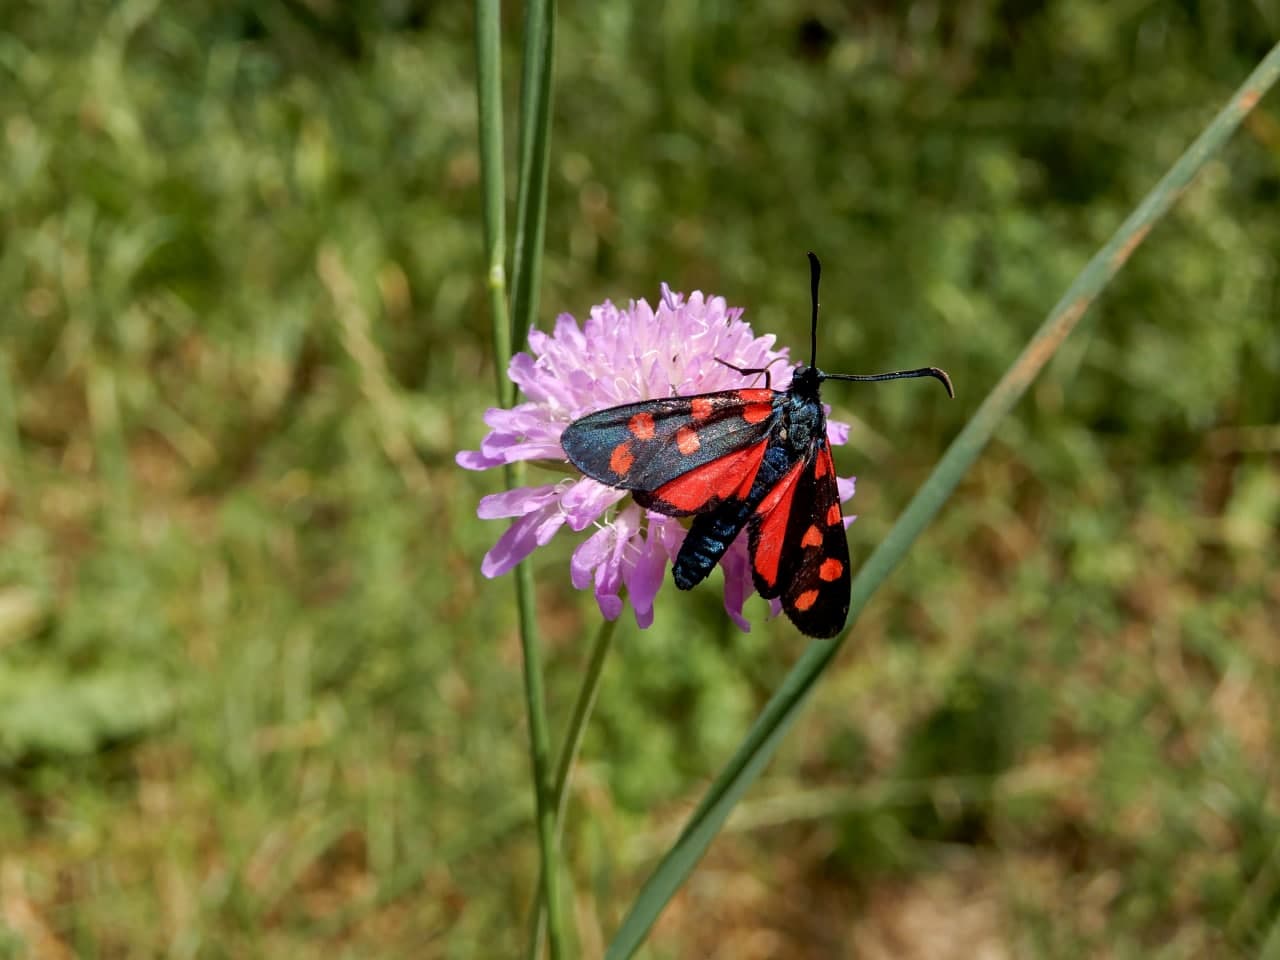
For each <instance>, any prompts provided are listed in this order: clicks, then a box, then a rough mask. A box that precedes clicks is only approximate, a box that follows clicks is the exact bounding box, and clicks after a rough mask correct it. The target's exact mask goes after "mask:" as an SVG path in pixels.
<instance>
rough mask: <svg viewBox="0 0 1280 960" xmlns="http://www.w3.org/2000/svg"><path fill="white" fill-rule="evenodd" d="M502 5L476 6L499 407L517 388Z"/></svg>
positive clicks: (484, 0) (494, 0)
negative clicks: (510, 367) (508, 259)
mask: <svg viewBox="0 0 1280 960" xmlns="http://www.w3.org/2000/svg"><path fill="white" fill-rule="evenodd" d="M501 29H502V4H501V2H500V0H477V3H476V64H477V71H476V73H477V83H476V87H477V91H476V92H477V102H478V104H479V109H480V185H481V192H482V193H483V199H484V253H485V289H486V290H487V291H488V294H489V319H490V321H491V322H492V324H493V358H494V364H493V372H494V374H495V375H496V377H497V381H498V382H497V387H498V403H499V404H500V405H501V406H504V407H509V406H511V404H512V403H513V402H514V401H515V384H514V383H512V382H511V380H510V379H509V378H508V377H507V364H508V363H509V362H510V360H511V320H510V318H509V317H508V315H507V273H506V267H505V265H504V259H505V254H506V246H507V223H506V205H505V199H506V197H505V193H506V178H505V176H504V174H503V166H502V46H501V42H500V40H501Z"/></svg>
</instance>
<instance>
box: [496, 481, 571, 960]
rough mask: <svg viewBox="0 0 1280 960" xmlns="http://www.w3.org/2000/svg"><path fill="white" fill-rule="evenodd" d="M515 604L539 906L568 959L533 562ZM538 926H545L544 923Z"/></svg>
mask: <svg viewBox="0 0 1280 960" xmlns="http://www.w3.org/2000/svg"><path fill="white" fill-rule="evenodd" d="M521 466H523V464H512V465H510V466H509V467H508V469H507V473H508V476H509V479H510V483H509V485H508V489H511V488H513V487H516V486H520V485H522V483H523V480H524V477H523V474H524V471H523V470H520V469H518V468H519V467H521ZM515 575H516V603H517V605H518V607H519V610H520V646H521V650H522V651H523V653H524V694H525V705H526V708H527V711H526V712H527V713H528V721H529V753H530V757H531V760H532V767H533V779H534V796H535V798H536V801H537V802H536V804H535V811H534V816H535V818H536V820H537V827H538V854H539V861H540V871H541V875H542V883H541V895H540V896H539V897H538V901H537V902H536V903H535V905H534V910H535V912H536V914H537V915H539V916H541V915H543V914H545V915H546V929H547V945H548V947H549V948H550V953H551V958H552V960H559V958H560V957H561V956H563V949H564V929H563V926H562V923H561V917H560V840H559V834H558V831H557V828H556V802H555V800H554V798H553V793H554V785H553V784H552V782H551V737H550V733H549V732H548V725H547V713H546V706H545V704H546V694H545V692H544V691H543V686H542V657H541V653H540V651H539V647H538V631H537V619H536V613H535V611H534V595H533V572H532V570H531V568H530V567H529V564H528V563H521V564H519V565H518V566H517V567H516V569H515ZM539 926H541V925H540V924H539Z"/></svg>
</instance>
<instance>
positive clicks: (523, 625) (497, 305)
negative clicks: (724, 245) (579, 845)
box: [476, 0, 564, 960]
mask: <svg viewBox="0 0 1280 960" xmlns="http://www.w3.org/2000/svg"><path fill="white" fill-rule="evenodd" d="M501 12H502V11H501V4H500V2H499V0H477V2H476V72H477V100H478V110H479V135H480V163H481V190H482V193H483V197H484V201H483V202H484V239H485V257H486V268H487V269H486V277H485V280H486V288H487V290H488V295H489V309H490V314H491V321H492V324H493V352H494V369H495V374H496V379H497V394H498V403H499V404H500V405H501V406H504V407H509V406H510V405H511V404H512V403H513V402H514V400H515V387H514V384H512V383H510V382H509V380H508V379H507V376H506V370H507V365H508V364H509V363H510V362H511V344H512V339H511V322H510V319H509V317H508V312H507V302H506V285H505V284H506V277H505V272H504V269H503V251H504V250H505V247H506V235H505V233H506V227H505V220H504V215H503V203H504V200H505V195H506V184H505V178H504V176H503V168H502V98H501V92H502V58H501V53H502V51H501V44H500V30H501ZM548 56H549V51H548ZM527 57H528V54H527V53H526V58H527ZM548 76H549V75H548ZM528 125H529V121H528V119H527V118H522V128H523V127H527V126H528ZM544 139H545V138H544ZM543 213H544V215H545V203H544V205H543ZM541 236H542V234H541V231H540V230H539V232H538V233H537V243H536V244H535V245H534V248H533V249H534V250H535V251H536V250H537V249H539V248H540V246H541ZM522 249H524V250H525V251H526V252H527V251H528V249H529V248H528V245H527V243H525V244H522ZM521 257H522V254H521V253H520V252H519V251H518V252H517V255H516V263H517V265H518V264H520V263H521ZM535 279H536V274H535ZM505 475H506V484H507V489H512V488H514V487H517V486H520V485H522V484H523V482H524V469H523V465H522V464H513V465H508V467H507V469H506V471H505ZM515 581H516V607H517V613H518V617H519V622H520V646H521V651H522V653H523V659H524V688H525V710H526V714H527V717H528V724H529V758H530V766H531V767H532V771H533V783H534V798H535V801H536V802H535V810H536V813H535V816H536V819H537V831H538V854H539V860H540V869H541V872H542V875H543V876H544V877H546V878H547V879H546V883H545V885H544V889H543V897H542V901H541V905H542V907H543V908H545V910H546V914H547V918H548V920H547V933H548V942H549V944H550V951H551V957H552V960H559V957H560V956H561V955H562V948H563V943H564V936H563V927H562V924H561V919H560V909H559V906H560V900H559V889H560V884H559V878H560V866H559V855H558V850H557V847H558V843H557V840H556V829H555V802H554V801H553V799H552V784H551V776H550V756H551V750H550V746H549V744H550V738H549V736H548V732H547V730H548V724H547V711H546V696H545V693H544V691H543V680H542V658H541V655H540V650H539V646H538V630H537V613H536V610H535V603H534V584H533V574H532V571H531V568H530V567H529V565H528V564H527V563H521V564H519V565H518V566H517V567H516V569H515Z"/></svg>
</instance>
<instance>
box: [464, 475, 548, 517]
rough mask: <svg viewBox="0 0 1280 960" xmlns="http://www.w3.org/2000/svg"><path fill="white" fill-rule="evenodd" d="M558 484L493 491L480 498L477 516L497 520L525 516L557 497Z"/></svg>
mask: <svg viewBox="0 0 1280 960" xmlns="http://www.w3.org/2000/svg"><path fill="white" fill-rule="evenodd" d="M558 489H559V488H558V487H557V485H556V484H554V483H551V484H546V485H545V486H541V487H516V489H514V490H504V491H503V492H502V493H491V494H489V495H488V496H487V497H481V498H480V505H479V506H478V507H477V508H476V516H478V517H479V518H480V519H481V520H497V519H499V518H501V517H523V516H524V515H525V514H526V513H530V512H532V511H534V510H537V509H538V508H539V507H545V506H546V505H547V504H548V503H550V502H551V501H552V500H554V499H556V495H557V492H558Z"/></svg>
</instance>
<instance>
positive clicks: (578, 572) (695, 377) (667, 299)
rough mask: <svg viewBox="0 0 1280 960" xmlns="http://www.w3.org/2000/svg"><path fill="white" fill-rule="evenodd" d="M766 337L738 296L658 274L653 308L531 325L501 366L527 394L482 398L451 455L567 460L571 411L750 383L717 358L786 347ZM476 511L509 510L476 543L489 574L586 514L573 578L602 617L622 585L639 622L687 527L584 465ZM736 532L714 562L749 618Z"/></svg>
mask: <svg viewBox="0 0 1280 960" xmlns="http://www.w3.org/2000/svg"><path fill="white" fill-rule="evenodd" d="M773 344H774V338H773V337H772V336H767V335H766V336H761V337H757V336H756V335H755V334H754V332H753V331H752V330H751V326H750V324H748V323H746V322H745V321H743V320H742V310H741V308H737V307H733V308H730V307H728V306H726V304H725V301H724V299H723V298H722V297H704V296H703V294H702V293H701V292H699V291H696V290H695V291H694V292H693V293H692V294H690V295H689V297H688V299H687V300H686V299H685V298H684V297H683V296H682V295H681V294H678V293H673V292H672V291H671V290H670V289H669V288H668V287H667V286H666V284H663V285H662V296H661V298H660V300H659V302H658V307H657V309H654V308H653V307H650V306H649V304H648V303H646V302H645V301H644V300H639V301H633V302H632V303H631V304H629V305H628V306H627V307H626V308H625V309H619V308H618V307H616V306H614V305H613V304H612V303H610V302H608V301H606V302H605V303H602V304H600V305H599V306H596V307H593V308H592V309H591V316H590V317H589V318H588V319H587V321H586V323H584V324H583V325H582V326H581V327H579V326H578V322H577V321H576V320H574V318H573V317H572V316H570V315H569V314H561V315H560V316H559V317H557V318H556V323H555V329H554V330H553V331H552V332H551V333H550V334H548V333H543V332H542V331H539V330H530V331H529V352H528V353H517V354H516V355H515V356H514V357H512V358H511V364H510V366H509V368H508V375H509V376H510V377H511V379H512V381H513V382H514V383H515V384H516V386H518V387H519V388H520V390H521V392H522V393H523V394H524V396H525V398H526V402H524V403H521V404H519V405H517V406H515V407H513V408H511V409H510V410H506V409H501V408H492V409H490V410H489V411H488V412H487V413H486V414H485V417H484V420H485V423H486V424H487V425H488V426H489V428H490V430H489V433H488V434H487V435H486V436H485V438H484V439H483V440H482V441H481V443H480V449H479V450H468V451H463V452H462V453H459V454H458V456H457V462H458V465H459V466H462V467H466V468H467V469H469V470H484V469H487V468H489V467H495V466H499V465H501V464H506V463H512V462H514V461H517V460H554V461H564V460H565V459H566V458H565V455H564V451H563V450H562V449H561V447H560V434H561V432H562V431H563V430H564V428H565V427H566V426H568V425H569V424H570V423H571V422H572V421H574V420H576V419H578V418H579V417H582V416H585V415H586V414H588V413H594V412H595V411H597V410H603V409H605V408H606V407H612V406H616V405H618V404H622V403H633V402H635V401H638V400H651V399H658V398H661V397H671V396H680V395H685V396H687V395H690V394H697V393H709V392H712V391H715V390H731V389H735V388H737V387H742V386H748V385H750V383H751V381H750V380H749V379H748V378H745V377H744V376H743V375H742V374H740V373H738V372H737V371H736V370H731V369H729V368H728V367H726V366H725V365H724V363H720V362H718V361H724V362H725V363H729V364H733V365H734V366H737V367H741V368H743V369H759V368H763V367H768V366H769V365H770V364H771V363H774V362H775V361H778V360H781V359H784V358H785V357H786V355H787V352H786V350H785V349H783V350H775V349H774V348H773ZM772 370H773V375H772V379H773V386H774V387H775V388H777V389H785V388H786V386H787V384H788V383H789V382H790V380H791V369H790V368H789V367H787V366H786V365H785V364H782V363H779V364H777V366H774V367H773V368H772ZM827 435H828V437H829V439H830V441H831V443H833V444H837V445H838V444H843V443H844V442H845V441H846V440H847V439H848V436H849V427H848V425H847V424H843V423H838V422H834V421H828V423H827ZM839 483H840V498H841V500H847V499H848V498H849V497H851V496H853V480H852V479H851V478H850V479H848V480H845V479H841V480H840V481H839ZM624 501H625V502H624ZM477 512H478V514H479V516H480V517H481V518H482V519H498V518H507V517H510V518H515V521H514V522H513V523H512V524H511V526H510V527H509V528H508V529H507V531H506V533H504V534H503V535H502V536H501V537H499V538H498V542H497V543H496V544H495V545H494V547H493V549H492V550H490V551H489V552H488V553H487V554H485V557H484V561H483V563H482V564H481V572H482V573H484V575H485V576H487V577H496V576H498V575H500V574H503V573H506V572H507V571H508V570H510V569H511V568H512V567H514V566H515V565H516V564H517V563H519V562H520V561H521V560H523V559H524V558H525V557H527V556H528V555H529V554H530V553H532V552H533V550H534V548H535V547H539V546H544V545H545V544H546V543H548V542H549V541H550V540H551V538H552V537H553V536H554V535H555V533H556V531H558V530H559V529H560V528H561V527H564V526H568V527H569V529H570V530H573V531H583V530H586V529H587V528H588V527H591V526H594V527H595V528H596V529H595V530H594V532H593V533H592V534H591V535H590V536H589V537H587V539H586V540H584V541H583V542H582V543H581V544H580V545H579V546H578V548H577V549H576V550H575V551H574V553H573V558H572V560H571V561H570V564H569V574H570V579H571V580H572V582H573V585H574V586H575V587H577V588H578V589H580V590H584V589H586V588H587V587H588V586H594V589H595V596H596V602H597V603H598V604H599V606H600V612H601V613H602V614H603V615H604V616H605V617H606V618H607V619H610V620H613V619H615V618H617V617H618V615H619V614H620V613H621V612H622V608H623V597H622V588H623V587H625V588H626V597H627V599H628V600H630V602H631V606H632V608H633V609H634V610H635V616H636V622H637V623H638V624H639V625H640V626H641V627H647V626H649V625H650V624H651V623H652V622H653V601H654V598H655V597H656V596H657V593H658V589H659V587H661V585H662V581H663V578H664V576H665V573H666V569H667V565H668V564H669V563H670V562H671V561H672V560H674V559H675V557H676V554H677V553H679V551H680V545H681V543H683V542H684V536H685V527H684V525H683V524H682V523H681V522H680V521H679V520H677V519H675V518H672V517H666V516H662V515H661V514H657V513H654V512H652V511H648V510H642V509H641V508H640V507H639V506H637V505H636V504H635V502H634V501H632V500H631V498H630V494H629V493H628V492H627V491H625V490H618V489H615V488H613V487H609V486H605V485H604V484H602V483H599V482H598V481H596V480H592V479H590V478H589V477H582V476H577V477H575V478H566V479H562V480H560V481H559V482H556V483H547V484H542V485H540V486H534V487H520V488H518V489H515V490H507V491H504V492H503V493H496V494H493V495H491V496H487V497H484V498H483V499H482V500H481V501H480V505H479V509H478V511H477ZM745 541H746V538H745V537H739V538H738V539H737V541H735V542H734V544H733V545H732V547H730V549H729V551H728V553H726V554H725V556H724V558H723V559H722V560H721V562H720V565H721V566H722V567H723V568H724V573H725V590H724V598H725V608H726V610H728V612H729V615H730V617H732V618H733V620H734V622H735V623H737V624H738V625H739V626H740V627H741V628H742V629H743V630H748V629H750V625H749V623H748V622H747V621H746V619H744V618H743V616H742V606H743V603H744V601H745V600H746V598H747V597H748V596H749V595H750V594H751V593H752V591H753V589H754V586H753V584H752V580H751V570H750V565H749V563H748V560H747V553H746V542H745ZM775 612H776V603H775Z"/></svg>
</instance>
